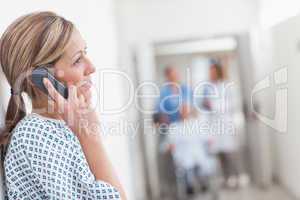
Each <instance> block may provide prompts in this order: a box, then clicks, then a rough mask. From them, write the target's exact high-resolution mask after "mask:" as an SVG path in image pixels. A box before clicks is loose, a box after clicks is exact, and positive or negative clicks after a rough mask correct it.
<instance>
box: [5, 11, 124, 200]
mask: <svg viewBox="0 0 300 200" xmlns="http://www.w3.org/2000/svg"><path fill="white" fill-rule="evenodd" d="M0 64H1V67H2V70H3V72H4V74H5V76H6V78H7V80H8V83H9V85H10V86H11V96H10V100H9V104H8V108H7V113H6V119H5V125H6V127H5V130H4V131H3V132H2V134H1V137H0V142H1V146H2V153H3V154H4V155H3V156H2V164H3V167H4V185H5V196H6V199H123V200H125V199H126V197H125V193H124V190H123V187H122V185H121V184H120V181H119V180H118V178H117V176H116V173H115V171H114V169H113V167H112V164H111V162H110V160H109V158H108V156H107V154H106V152H105V149H104V145H103V141H102V138H101V137H100V132H99V129H92V128H90V125H99V124H100V120H99V118H98V115H97V113H96V111H95V110H89V112H86V110H87V109H89V107H90V103H91V101H90V100H91V95H92V94H91V89H90V88H91V81H90V78H91V77H90V76H91V75H92V74H93V73H94V72H95V68H94V66H93V64H92V63H91V61H90V60H89V58H88V56H87V54H86V44H85V41H84V39H83V38H82V36H81V35H80V33H79V31H78V30H77V29H76V28H75V26H74V25H73V23H72V22H70V21H68V20H66V19H65V18H63V17H61V16H58V15H57V14H55V13H53V12H35V13H30V14H27V15H24V16H22V17H20V18H18V19H17V20H16V21H14V22H13V23H12V24H11V25H10V26H9V27H8V28H7V29H6V31H5V32H4V34H3V35H2V37H1V40H0ZM41 65H49V70H50V68H51V70H53V71H54V72H55V73H54V76H55V78H57V79H58V80H59V81H61V82H62V83H64V84H65V85H67V89H68V94H69V95H68V97H67V98H64V97H63V96H62V95H61V94H60V93H58V91H57V90H56V89H55V88H54V86H53V85H52V83H51V82H50V81H49V80H48V79H44V82H43V85H44V87H45V88H46V89H47V91H48V93H47V94H46V93H44V92H43V91H42V90H40V89H39V88H38V87H37V86H36V85H34V84H33V83H32V81H31V79H29V78H28V77H25V79H20V77H22V75H24V74H26V73H27V72H31V71H32V70H34V69H36V68H37V67H39V66H41ZM19 80H21V81H22V82H19V84H18V81H19ZM23 93H26V94H27V95H28V96H29V97H30V99H31V102H32V107H33V109H32V110H33V111H32V113H30V114H27V113H26V109H25V104H24V99H23V96H22V94H23ZM70 116H71V117H72V119H71V118H70ZM81 120H84V121H87V122H88V125H89V127H80V121H81Z"/></svg>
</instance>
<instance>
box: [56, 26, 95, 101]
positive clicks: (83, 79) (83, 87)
mask: <svg viewBox="0 0 300 200" xmlns="http://www.w3.org/2000/svg"><path fill="white" fill-rule="evenodd" d="M86 49H87V47H86V43H85V41H84V40H83V38H82V36H81V35H80V33H79V31H78V30H75V31H74V33H73V34H72V36H71V39H70V42H69V44H68V45H67V47H66V50H65V52H64V54H63V55H62V57H61V58H60V59H59V60H58V61H57V62H56V63H55V65H54V74H55V77H56V78H57V79H58V80H59V81H61V82H63V83H65V84H67V85H68V84H72V85H76V86H77V87H78V94H81V93H85V94H89V93H90V88H91V77H90V75H91V74H92V73H94V72H95V67H94V66H93V64H92V63H91V61H90V60H89V58H88V57H87V54H86ZM89 95H90V94H89Z"/></svg>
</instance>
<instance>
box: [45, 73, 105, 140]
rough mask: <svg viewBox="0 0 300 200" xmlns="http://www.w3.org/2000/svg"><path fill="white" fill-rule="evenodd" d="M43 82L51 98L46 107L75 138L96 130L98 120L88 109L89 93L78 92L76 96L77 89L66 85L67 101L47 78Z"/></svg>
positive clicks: (94, 113)
mask: <svg viewBox="0 0 300 200" xmlns="http://www.w3.org/2000/svg"><path fill="white" fill-rule="evenodd" d="M43 82H44V85H45V87H46V88H47V90H48V92H49V95H50V96H51V98H52V100H50V99H49V100H48V106H50V108H51V109H52V110H53V111H55V112H57V113H59V115H60V116H61V117H62V119H63V120H64V121H65V122H66V123H67V125H68V126H69V127H70V128H71V129H72V131H73V132H74V133H75V134H76V135H77V136H79V135H81V134H83V133H84V134H86V133H92V132H93V130H95V129H97V128H98V126H99V124H100V123H99V118H98V116H97V114H96V112H95V111H94V110H91V109H90V106H91V99H90V98H91V95H90V92H89V91H84V90H79V91H81V92H80V94H78V92H77V87H76V86H75V85H72V84H68V92H69V96H68V99H65V98H64V97H63V96H62V95H61V94H59V93H58V91H57V90H56V89H55V88H54V86H53V85H52V83H51V82H50V81H49V80H48V79H47V78H44V80H43ZM94 132H95V133H96V132H97V131H94Z"/></svg>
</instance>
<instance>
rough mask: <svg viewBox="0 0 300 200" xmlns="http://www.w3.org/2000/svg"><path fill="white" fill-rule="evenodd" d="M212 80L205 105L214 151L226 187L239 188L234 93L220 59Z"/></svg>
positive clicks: (212, 67)
mask: <svg viewBox="0 0 300 200" xmlns="http://www.w3.org/2000/svg"><path fill="white" fill-rule="evenodd" d="M209 77H210V82H209V84H208V85H207V86H206V87H205V89H204V100H203V102H202V104H203V107H204V109H205V110H206V111H208V113H209V114H208V116H209V123H210V133H211V134H212V135H213V137H214V142H213V151H214V152H215V153H216V155H217V156H218V159H219V161H220V164H221V169H222V174H223V178H224V186H226V187H229V188H237V187H238V181H239V176H240V169H239V164H238V161H237V160H238V156H237V155H238V143H237V140H236V136H235V135H234V134H235V133H234V124H233V117H232V115H233V112H234V110H233V107H234V106H233V105H232V103H233V101H232V100H233V97H232V96H233V95H232V92H231V89H232V88H230V86H229V87H228V85H227V82H226V78H225V75H224V68H223V66H222V65H221V64H220V62H218V61H216V60H211V64H210V69H209Z"/></svg>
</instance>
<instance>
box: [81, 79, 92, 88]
mask: <svg viewBox="0 0 300 200" xmlns="http://www.w3.org/2000/svg"><path fill="white" fill-rule="evenodd" d="M80 87H83V88H84V89H86V90H89V89H90V88H91V87H92V81H91V80H85V81H83V82H82V83H81V84H80Z"/></svg>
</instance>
